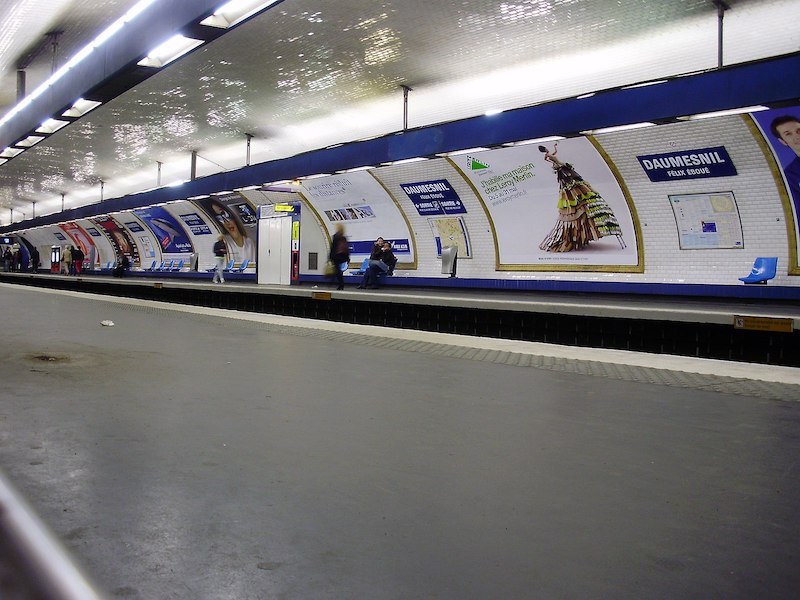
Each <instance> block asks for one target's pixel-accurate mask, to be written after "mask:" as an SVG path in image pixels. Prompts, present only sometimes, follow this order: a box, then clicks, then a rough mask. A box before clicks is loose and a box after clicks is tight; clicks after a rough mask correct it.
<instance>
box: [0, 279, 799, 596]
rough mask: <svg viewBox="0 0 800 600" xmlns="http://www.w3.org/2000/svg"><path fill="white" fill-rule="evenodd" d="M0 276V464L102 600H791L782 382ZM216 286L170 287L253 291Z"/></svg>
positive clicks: (795, 531)
mask: <svg viewBox="0 0 800 600" xmlns="http://www.w3.org/2000/svg"><path fill="white" fill-rule="evenodd" d="M10 279H12V278H10V277H8V278H4V282H3V283H0V298H2V306H3V310H2V311H0V324H2V332H3V344H2V346H0V380H2V382H3V385H2V391H0V468H2V470H3V471H5V473H6V474H7V476H8V479H9V480H10V481H11V482H13V484H14V485H15V487H16V488H17V490H18V491H19V493H20V494H21V495H22V496H24V497H25V498H26V499H27V501H28V503H29V504H30V506H31V507H32V508H33V510H35V511H36V513H37V514H38V515H39V517H40V518H41V519H42V520H43V521H44V522H45V523H46V524H47V525H48V526H49V528H50V529H51V530H52V531H53V532H54V534H55V537H56V538H57V539H58V540H60V543H61V544H62V545H63V546H64V547H65V548H66V552H67V555H68V556H69V557H71V559H72V560H73V561H74V562H75V563H77V564H78V565H79V566H80V567H81V568H82V570H83V572H84V573H86V574H87V576H88V578H89V580H90V581H91V582H92V583H93V585H94V586H95V588H96V589H97V590H98V591H99V592H100V597H107V598H116V597H119V598H122V597H124V598H174V599H176V600H197V599H205V598H208V599H211V598H236V599H237V600H239V599H256V598H287V599H295V598H296V599H304V600H305V599H307V598H354V599H360V598H364V599H366V598H369V599H370V600H382V599H396V598H442V599H447V600H449V599H458V600H463V599H473V598H474V599H478V598H507V599H509V600H515V599H520V600H522V599H525V600H527V599H530V598H610V597H613V598H654V597H660V598H700V597H703V598H707V597H724V598H729V599H750V598H774V599H782V598H786V599H789V598H794V597H796V590H797V589H798V588H800V571H798V569H797V568H796V566H797V564H796V563H797V561H796V558H797V556H798V553H800V518H798V514H797V506H798V503H800V478H798V477H796V476H795V475H794V473H795V470H796V463H797V461H796V457H797V456H798V453H800V438H798V436H797V431H798V427H800V403H798V402H797V400H798V399H799V398H800V369H797V368H789V367H781V366H772V365H763V364H745V363H736V362H731V361H720V360H707V359H697V358H688V357H678V356H668V355H655V354H645V353H636V352H629V351H619V350H604V349H597V348H593V349H590V348H583V347H570V346H556V345H552V344H543V343H535V342H524V341H514V340H508V339H500V338H485V337H472V336H466V335H454V334H448V333H433V332H427V331H420V330H414V329H397V328H393V327H378V326H373V325H356V324H349V323H343V322H331V321H326V320H322V319H307V318H298V317H288V316H275V315H269V314H263V313H257V312H244V311H241V310H228V309H221V308H206V307H201V306H189V305H186V304H177V303H170V302H156V301H152V300H145V299H138V298H129V297H121V296H119V295H117V296H116V297H112V296H111V295H99V294H90V293H85V292H76V291H72V290H57V289H43V288H35V287H32V286H21V285H16V284H8V283H7V281H9V280H10ZM15 279H19V280H20V281H21V277H17V278H15ZM39 279H41V278H39ZM61 279H62V280H67V278H66V277H62V278H61ZM73 283H75V282H74V281H73ZM78 283H82V282H78ZM103 283H104V285H109V286H113V289H115V290H117V291H118V292H120V293H121V292H122V291H125V290H128V292H126V293H129V291H130V290H136V289H139V288H143V287H145V286H146V285H148V286H150V287H151V288H152V286H153V285H154V282H136V281H134V280H133V279H130V280H122V281H117V282H111V281H106V282H103ZM98 285H99V283H98ZM174 285H177V284H176V283H174V282H169V281H165V282H163V286H164V287H161V288H156V289H161V290H164V289H167V290H171V289H173V286H174ZM185 286H189V287H188V288H187V287H185ZM193 286H197V287H196V288H194V287H193ZM208 287H210V286H208V285H204V284H188V283H181V284H180V286H179V288H178V289H180V290H184V291H185V290H187V289H188V290H192V289H195V290H196V292H197V293H198V294H206V293H212V292H213V295H212V296H209V297H210V298H213V299H215V301H219V299H220V298H224V297H225V296H226V295H228V294H238V293H249V294H254V293H257V292H256V290H253V289H252V288H253V287H254V286H252V285H250V286H240V285H229V286H228V285H226V286H216V288H218V289H214V290H207V289H206V288H208ZM240 287H241V288H244V289H243V290H241V291H239V289H238V288H240ZM315 291H317V290H306V289H303V288H290V289H286V290H277V291H270V290H259V291H258V292H263V293H265V294H267V295H282V296H283V297H289V296H291V297H302V296H303V295H306V296H310V295H311V294H312V293H314V292H315ZM182 293H183V292H182ZM406 295H407V296H412V297H413V296H414V295H415V293H414V292H410V291H409V292H408V293H407V294H405V293H403V294H398V293H397V292H395V291H391V292H389V291H388V290H387V291H386V292H384V291H383V290H380V291H378V292H376V293H368V294H362V293H361V291H360V290H355V291H349V290H348V291H345V292H344V293H336V292H333V293H332V300H316V301H314V302H316V303H317V304H319V305H321V306H331V305H333V303H335V302H337V301H339V302H348V301H349V302H352V303H359V304H364V305H369V304H379V303H381V302H391V303H393V304H394V305H395V306H403V302H404V301H405V300H411V299H412V298H406V297H405V296H406ZM401 296H402V297H403V298H404V299H403V300H400V299H399V298H400V297H401ZM501 300H502V299H500V298H498V299H495V300H494V301H495V302H500V301H501ZM421 301H422V300H421V299H414V303H418V302H421ZM441 302H442V303H444V300H442V301H441ZM464 302H466V299H465V300H464ZM638 308H639V310H641V311H645V310H648V307H647V306H646V305H645V303H642V304H641V305H640V306H639V307H638ZM651 308H652V307H651ZM661 308H664V309H666V308H665V307H661ZM608 310H611V309H608ZM547 314H549V313H547ZM671 318H673V317H671ZM710 318H711V317H709V319H710ZM103 321H105V322H106V326H104V325H103ZM109 323H113V326H111V325H109ZM0 563H2V560H0ZM0 567H2V564H0ZM3 572H6V573H7V570H6V571H4V570H3V569H2V568H0V573H3ZM16 573H17V574H18V572H16ZM36 576H37V573H36V571H35V569H34V579H35V577H36ZM11 580H12V581H13V578H11ZM8 582H9V578H8V577H4V578H3V579H2V583H4V584H6V585H8ZM0 591H3V592H6V591H7V588H6V589H3V588H2V587H0ZM0 595H2V594H0ZM3 597H9V598H12V597H15V596H14V595H12V594H10V593H8V594H5V595H3ZM16 597H33V596H24V595H22V596H16Z"/></svg>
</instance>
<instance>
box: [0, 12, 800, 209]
mask: <svg viewBox="0 0 800 600" xmlns="http://www.w3.org/2000/svg"><path fill="white" fill-rule="evenodd" d="M221 3H222V2H221ZM135 4H136V1H135V0H11V1H8V2H4V3H2V4H0V25H2V27H1V28H0V81H1V82H2V86H0V90H2V91H1V92H0V113H5V112H7V111H8V110H9V109H10V108H11V107H12V105H13V103H14V102H15V98H16V90H17V71H18V69H24V70H25V73H26V87H27V90H28V92H30V91H32V90H33V89H34V87H35V86H36V85H38V84H39V83H41V82H42V81H44V80H45V79H46V78H47V77H48V76H49V75H50V73H51V71H52V70H53V68H54V66H56V67H57V66H59V65H61V64H63V63H64V62H65V61H66V60H67V59H68V58H69V57H70V56H71V55H73V54H74V53H76V52H77V51H78V50H80V48H81V47H83V46H84V45H85V44H87V43H88V42H89V41H90V40H91V39H93V38H94V37H95V36H96V35H98V33H100V32H101V31H102V30H103V29H104V28H106V27H108V26H109V25H110V24H111V23H112V22H113V21H114V20H115V19H117V18H118V17H119V16H121V15H122V14H123V13H125V12H126V11H127V10H129V9H130V8H131V7H132V6H134V5H135ZM156 4H158V0H156ZM164 6H165V10H166V9H167V8H168V6H169V3H168V2H164ZM728 6H729V7H730V8H729V10H727V11H726V12H725V20H724V24H725V29H724V31H725V46H724V48H725V52H724V61H725V64H733V63H737V62H743V61H748V60H753V59H758V58H765V57H769V56H776V55H780V54H784V53H788V52H794V51H797V50H798V48H800V37H799V35H800V34H798V30H797V28H796V27H795V26H794V24H793V22H794V21H795V20H796V19H788V18H787V15H789V14H797V13H798V10H800V2H798V0H729V1H728ZM717 26H718V12H717V8H716V7H715V5H714V3H713V2H712V1H711V0H671V1H669V2H652V1H649V0H508V1H497V0H494V1H491V0H437V1H435V2H433V1H431V0H369V1H365V0H284V1H283V2H281V3H280V4H277V5H276V6H273V7H271V8H269V9H267V10H266V11H264V12H263V13H260V14H258V15H257V16H255V17H254V18H252V19H250V20H249V21H246V22H244V23H243V24H242V25H240V26H238V27H236V28H234V29H231V30H229V31H228V32H227V33H225V34H224V35H223V36H221V37H219V38H218V39H216V40H214V41H212V42H209V43H207V44H205V45H203V46H201V47H200V48H199V49H198V50H196V51H195V52H193V53H191V54H188V55H186V56H185V57H183V58H181V59H179V60H177V61H175V62H174V63H171V64H169V65H168V66H166V67H164V68H163V69H161V70H160V71H159V72H157V73H156V74H155V75H153V76H152V77H150V78H148V79H146V80H145V81H143V82H142V83H139V84H138V85H136V86H135V87H133V88H132V89H130V90H128V91H125V92H124V93H122V94H121V95H119V96H117V97H116V98H115V99H113V100H111V101H109V102H107V103H106V104H104V105H102V106H100V107H99V108H97V109H96V110H94V111H92V112H91V113H89V114H87V115H86V116H84V117H82V118H81V119H79V120H78V121H76V122H74V123H72V124H71V125H69V126H68V127H65V128H64V129H62V130H60V131H58V132H57V133H55V134H53V135H52V136H50V137H48V138H46V139H45V140H43V141H42V142H40V143H39V144H37V145H36V146H34V147H32V148H29V149H28V150H26V151H25V152H24V153H23V154H20V155H19V156H16V157H15V158H13V159H12V160H9V161H8V162H7V163H5V164H3V165H0V207H5V209H13V212H12V211H11V210H2V211H0V223H2V224H7V223H9V221H10V219H11V217H12V214H13V220H14V221H15V222H16V221H20V220H23V219H28V218H30V217H31V216H32V213H33V203H34V202H36V214H37V216H38V215H43V214H47V213H52V212H55V211H58V210H60V208H61V203H62V194H63V195H64V202H65V206H66V207H67V208H72V207H76V206H82V205H86V204H89V203H94V202H97V201H99V199H100V194H101V191H100V185H101V184H100V182H101V181H102V182H103V183H102V186H103V191H102V193H103V195H104V197H105V198H110V197H116V196H121V195H124V194H127V193H132V192H136V191H141V190H143V189H148V188H152V187H154V186H156V184H157V183H158V181H159V180H158V177H159V169H160V178H161V179H160V181H161V183H162V184H168V183H172V182H173V181H175V180H184V179H188V177H189V173H190V156H191V153H192V151H196V153H197V163H196V170H197V175H198V176H203V175H208V174H212V173H217V172H221V171H226V170H231V169H236V168H239V167H241V166H243V165H244V164H245V160H246V153H247V139H248V136H252V137H251V140H252V142H251V147H250V151H251V158H250V160H251V162H253V163H255V162H261V161H265V160H270V159H275V158H281V157H286V156H291V155H294V154H297V153H299V152H303V151H306V150H310V149H314V148H321V147H325V146H328V145H331V144H337V143H342V142H347V141H353V140H357V139H364V138H368V137H372V136H376V135H382V134H386V133H389V132H393V131H397V130H400V129H401V128H402V126H403V89H402V86H408V87H410V88H411V91H410V92H409V100H408V125H409V126H410V127H416V126H422V125H428V124H431V123H437V122H444V121H449V120H453V119H458V118H463V117H469V116H475V115H479V114H482V113H483V112H484V111H486V110H489V109H509V108H514V107H519V106H525V105H530V104H534V103H538V102H543V101H547V100H553V99H558V98H565V97H569V96H575V95H578V94H581V93H584V92H589V91H593V90H598V89H604V88H608V87H615V86H620V85H626V84H631V83H636V82H641V81H647V80H652V79H656V78H659V77H666V76H671V75H677V74H681V73H688V72H693V71H698V70H703V69H712V68H714V67H716V65H717V41H718V38H717ZM52 32H62V33H60V34H57V35H53V34H52ZM54 42H57V44H56V45H54Z"/></svg>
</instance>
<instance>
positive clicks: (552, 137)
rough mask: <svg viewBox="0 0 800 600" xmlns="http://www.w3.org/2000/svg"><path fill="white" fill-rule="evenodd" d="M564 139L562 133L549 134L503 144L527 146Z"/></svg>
mask: <svg viewBox="0 0 800 600" xmlns="http://www.w3.org/2000/svg"><path fill="white" fill-rule="evenodd" d="M564 139H566V138H565V137H564V136H563V135H549V136H547V137H540V138H535V139H532V140H522V141H519V142H509V143H508V144H503V145H504V146H527V145H528V144H541V143H542V142H558V141H560V140H564Z"/></svg>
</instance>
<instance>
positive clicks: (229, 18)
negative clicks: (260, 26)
mask: <svg viewBox="0 0 800 600" xmlns="http://www.w3.org/2000/svg"><path fill="white" fill-rule="evenodd" d="M276 2H278V0H267V1H266V2H265V1H264V0H231V1H230V2H227V3H225V4H223V5H222V6H220V7H219V8H218V9H217V10H215V11H214V14H213V15H211V16H210V17H208V18H206V19H203V20H202V21H200V24H201V25H207V26H208V27H218V28H220V29H227V28H229V27H233V26H234V25H238V24H239V23H241V22H242V21H244V20H245V19H247V18H248V17H251V16H253V15H254V14H256V13H258V12H261V11H262V10H264V9H266V8H269V7H270V6H272V5H273V4H275V3H276Z"/></svg>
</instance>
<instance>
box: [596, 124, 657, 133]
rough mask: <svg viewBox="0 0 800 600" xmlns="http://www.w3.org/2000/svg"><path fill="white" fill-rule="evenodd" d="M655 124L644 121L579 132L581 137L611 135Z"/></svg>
mask: <svg viewBox="0 0 800 600" xmlns="http://www.w3.org/2000/svg"><path fill="white" fill-rule="evenodd" d="M653 125H655V123H651V122H650V121H645V122H644V123H630V124H629V125H615V126H613V127H601V128H600V129H590V130H588V131H581V133H582V134H583V135H596V134H598V133H612V132H614V131H627V130H629V129H641V128H642V127H651V126H653Z"/></svg>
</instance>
